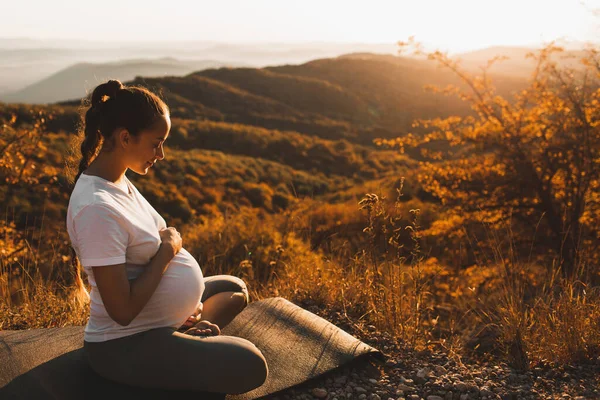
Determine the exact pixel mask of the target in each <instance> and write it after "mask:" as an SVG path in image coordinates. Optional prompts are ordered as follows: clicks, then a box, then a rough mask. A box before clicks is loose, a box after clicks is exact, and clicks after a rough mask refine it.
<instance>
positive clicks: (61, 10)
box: [0, 0, 600, 51]
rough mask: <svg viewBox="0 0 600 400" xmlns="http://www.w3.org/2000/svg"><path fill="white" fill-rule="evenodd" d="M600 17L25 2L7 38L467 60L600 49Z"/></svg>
mask: <svg viewBox="0 0 600 400" xmlns="http://www.w3.org/2000/svg"><path fill="white" fill-rule="evenodd" d="M4 7H6V6H4ZM599 10H600V0H581V1H579V0H552V1H547V0H504V1H497V0H494V1H491V0H456V1H447V0H419V1H408V0H397V1H394V0H372V1H370V2H365V1H352V0H346V1H340V0H329V1H323V0H305V1H302V2H291V1H276V0H254V1H245V0H239V1H235V0H223V1H171V2H165V1H154V0H147V1H141V0H128V1H121V0H118V1H117V0H105V1H103V2H102V6H101V7H100V6H98V3H93V2H92V3H90V2H81V1H80V0H64V1H61V2H48V1H43V0H29V1H26V0H23V1H18V2H17V1H13V2H10V4H8V10H7V11H6V13H5V15H8V16H10V18H5V19H4V20H3V22H2V24H0V37H34V38H54V39H57V38H61V39H73V38H78V39H89V40H102V41H116V40H118V41H157V40H160V41H182V40H185V41H187V40H195V41H196V40H198V41H202V40H207V41H218V42H310V41H320V42H366V43H395V42H396V41H398V40H404V39H406V38H407V37H408V36H410V35H415V36H416V38H417V40H419V41H421V42H424V43H429V44H431V45H434V46H438V47H441V48H444V49H446V50H450V51H463V50H469V49H476V48H482V47H487V46H498V45H509V46H530V45H535V44H540V43H542V42H547V41H550V40H554V39H556V38H564V39H568V40H571V41H598V39H599V37H600V30H599V21H600V12H599Z"/></svg>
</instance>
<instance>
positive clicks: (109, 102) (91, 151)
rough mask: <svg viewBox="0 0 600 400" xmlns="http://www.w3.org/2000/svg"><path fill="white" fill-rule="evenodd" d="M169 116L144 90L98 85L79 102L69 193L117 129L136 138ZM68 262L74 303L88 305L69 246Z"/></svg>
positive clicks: (111, 83)
mask: <svg viewBox="0 0 600 400" xmlns="http://www.w3.org/2000/svg"><path fill="white" fill-rule="evenodd" d="M168 113H169V108H168V107H167V105H166V104H165V102H164V101H163V100H161V99H160V97H158V96H157V95H156V94H154V93H152V92H151V91H149V90H148V89H146V88H143V87H140V86H125V85H123V84H122V83H121V82H120V81H118V80H109V81H108V82H106V83H102V84H100V85H98V86H97V87H96V88H95V89H94V91H93V92H92V93H91V95H89V96H88V97H87V98H85V99H84V100H83V102H82V108H81V113H80V116H81V123H80V129H79V135H78V138H79V139H83V140H82V141H81V145H80V150H81V160H80V161H79V169H78V171H77V174H76V175H75V178H74V179H73V183H72V187H71V192H72V191H73V189H74V188H75V184H76V183H77V180H78V179H79V177H80V176H81V173H82V172H83V171H84V170H85V169H86V168H87V167H88V166H89V165H90V163H91V162H92V161H93V159H94V158H95V157H96V156H97V155H98V153H99V151H100V150H101V149H102V148H103V147H105V146H106V147H107V150H109V151H110V147H112V146H113V145H114V139H113V132H114V131H115V130H116V129H117V128H125V129H127V131H128V132H129V134H131V135H133V136H137V135H139V133H140V131H142V130H144V129H147V128H150V127H151V126H152V125H153V124H154V123H156V122H157V120H158V119H159V118H161V116H165V115H167V114H168ZM71 176H72V175H71ZM71 262H72V264H73V266H74V267H75V283H76V285H77V292H76V300H77V301H78V302H79V304H80V305H83V304H86V303H87V302H88V301H89V293H88V292H87V290H86V288H85V285H84V283H83V280H82V279H81V264H80V262H79V259H78V258H77V254H76V253H75V249H74V248H73V247H72V246H71Z"/></svg>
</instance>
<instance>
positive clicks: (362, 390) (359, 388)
mask: <svg viewBox="0 0 600 400" xmlns="http://www.w3.org/2000/svg"><path fill="white" fill-rule="evenodd" d="M354 391H355V392H356V393H367V389H365V388H364V387H361V386H356V387H355V388H354Z"/></svg>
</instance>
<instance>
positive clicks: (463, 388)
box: [454, 382, 468, 392]
mask: <svg viewBox="0 0 600 400" xmlns="http://www.w3.org/2000/svg"><path fill="white" fill-rule="evenodd" d="M454 387H455V388H456V390H458V391H459V392H466V391H467V389H468V387H467V384H466V383H464V382H457V383H456V384H455V385H454Z"/></svg>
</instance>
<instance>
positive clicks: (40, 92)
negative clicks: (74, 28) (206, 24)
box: [0, 58, 239, 103]
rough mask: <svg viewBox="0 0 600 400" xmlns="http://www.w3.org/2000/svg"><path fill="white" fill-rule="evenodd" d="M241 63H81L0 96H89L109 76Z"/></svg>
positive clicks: (39, 99) (24, 99)
mask: <svg viewBox="0 0 600 400" xmlns="http://www.w3.org/2000/svg"><path fill="white" fill-rule="evenodd" d="M224 65H232V66H233V65H239V64H230V63H223V62H219V61H213V60H205V61H181V60H176V59H172V58H162V59H158V60H127V61H120V62H112V63H101V64H100V63H99V64H94V63H80V64H76V65H73V66H72V67H69V68H66V69H64V70H62V71H59V72H57V73H55V74H53V75H51V76H50V77H48V78H46V79H43V80H41V81H39V82H37V83H34V84H32V85H29V86H27V87H26V88H24V89H22V90H19V91H17V92H14V93H11V94H5V95H3V96H0V99H1V100H2V101H6V102H14V103H53V102H57V101H63V100H69V99H77V98H82V97H84V96H86V94H87V92H88V91H89V90H93V89H94V87H96V86H97V85H98V84H99V83H101V82H104V81H106V80H107V79H119V80H121V81H129V80H132V79H134V78H135V77H136V76H170V75H186V74H189V73H190V72H192V71H197V70H201V69H204V68H214V67H219V66H224Z"/></svg>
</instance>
